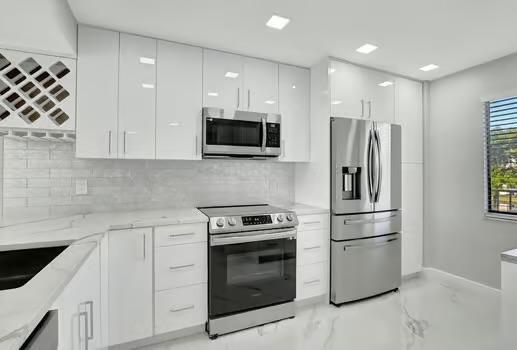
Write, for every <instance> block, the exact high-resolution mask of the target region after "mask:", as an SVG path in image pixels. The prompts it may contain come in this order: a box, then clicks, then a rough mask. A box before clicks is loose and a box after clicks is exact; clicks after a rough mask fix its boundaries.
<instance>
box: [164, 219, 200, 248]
mask: <svg viewBox="0 0 517 350" xmlns="http://www.w3.org/2000/svg"><path fill="white" fill-rule="evenodd" d="M154 232H155V245H156V246H157V247H165V246H169V245H175V244H184V243H195V242H206V239H207V237H206V224H185V225H169V226H159V227H156V228H155V229H154Z"/></svg>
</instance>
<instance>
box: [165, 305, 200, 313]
mask: <svg viewBox="0 0 517 350" xmlns="http://www.w3.org/2000/svg"><path fill="white" fill-rule="evenodd" d="M194 307H195V306H194V305H192V304H191V305H187V306H183V307H178V308H171V309H169V312H180V311H185V310H190V309H193V308H194Z"/></svg>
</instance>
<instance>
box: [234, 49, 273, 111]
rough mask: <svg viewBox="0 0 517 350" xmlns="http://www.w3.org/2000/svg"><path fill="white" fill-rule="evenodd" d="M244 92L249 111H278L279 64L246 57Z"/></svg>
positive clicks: (246, 106)
mask: <svg viewBox="0 0 517 350" xmlns="http://www.w3.org/2000/svg"><path fill="white" fill-rule="evenodd" d="M244 94H245V101H246V105H245V106H243V107H244V108H241V109H245V110H248V111H252V112H263V113H278V64H277V63H274V62H270V61H264V60H259V59H256V58H250V57H245V58H244Z"/></svg>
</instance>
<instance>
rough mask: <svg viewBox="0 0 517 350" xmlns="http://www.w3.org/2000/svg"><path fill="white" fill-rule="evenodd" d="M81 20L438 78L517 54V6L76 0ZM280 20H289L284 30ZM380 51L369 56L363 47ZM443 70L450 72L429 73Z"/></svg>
mask: <svg viewBox="0 0 517 350" xmlns="http://www.w3.org/2000/svg"><path fill="white" fill-rule="evenodd" d="M68 1H69V3H70V6H71V8H72V11H73V13H74V14H75V16H76V18H77V20H78V21H79V22H80V23H86V24H91V25H96V26H102V27H106V28H111V29H116V30H120V31H126V32H131V33H137V34H142V35H147V36H152V37H158V38H163V39H169V40H174V41H179V42H185V43H190V44H195V45H200V46H205V47H211V48H216V49H221V50H226V51H232V52H236V53H241V54H247V55H251V56H256V57H262V58H267V59H273V60H277V61H280V62H286V63H292V64H296V65H301V66H310V65H312V64H314V63H315V62H317V61H318V60H319V59H321V58H322V57H324V56H334V57H340V58H343V59H346V60H349V61H352V62H356V63H360V64H364V65H368V66H372V67H376V68H379V69H383V70H387V71H391V72H395V73H399V74H403V75H406V76H410V77H414V78H417V79H422V80H432V79H436V78H439V77H442V76H444V75H448V74H451V73H454V72H457V71H459V70H462V69H465V68H468V67H471V66H474V65H477V64H480V63H483V62H487V61H490V60H493V59H495V58H498V57H502V56H505V55H507V54H510V53H512V52H515V51H517V35H516V34H515V33H516V32H517V20H515V14H516V13H517V1H515V0H490V1H488V0H426V1H423V0H361V1H351V0H68ZM272 14H279V15H282V16H286V17H289V18H290V19H291V23H290V24H289V25H288V26H287V27H286V28H285V29H284V30H282V31H277V30H274V29H270V28H267V27H266V26H265V23H266V21H267V20H268V19H269V17H270V16H271V15H272ZM364 43H372V44H375V45H377V46H379V49H378V50H377V51H375V52H373V53H371V54H370V55H362V54H359V53H357V52H355V49H356V48H358V47H359V46H361V45H362V44H364ZM429 63H435V64H437V65H439V66H440V69H438V70H435V71H432V72H427V73H425V72H421V71H419V70H418V68H419V67H421V66H424V65H426V64H429Z"/></svg>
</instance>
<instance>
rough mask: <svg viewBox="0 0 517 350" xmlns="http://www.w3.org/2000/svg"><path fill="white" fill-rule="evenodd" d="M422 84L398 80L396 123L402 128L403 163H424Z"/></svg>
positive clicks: (396, 89) (396, 86)
mask: <svg viewBox="0 0 517 350" xmlns="http://www.w3.org/2000/svg"><path fill="white" fill-rule="evenodd" d="M422 88H423V87H422V83H421V82H418V81H413V80H409V79H404V78H397V80H396V85H395V101H396V102H395V122H396V123H398V124H400V125H401V126H402V162H409V163H422V162H423V106H422V103H423V100H422V99H423V93H422Z"/></svg>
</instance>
